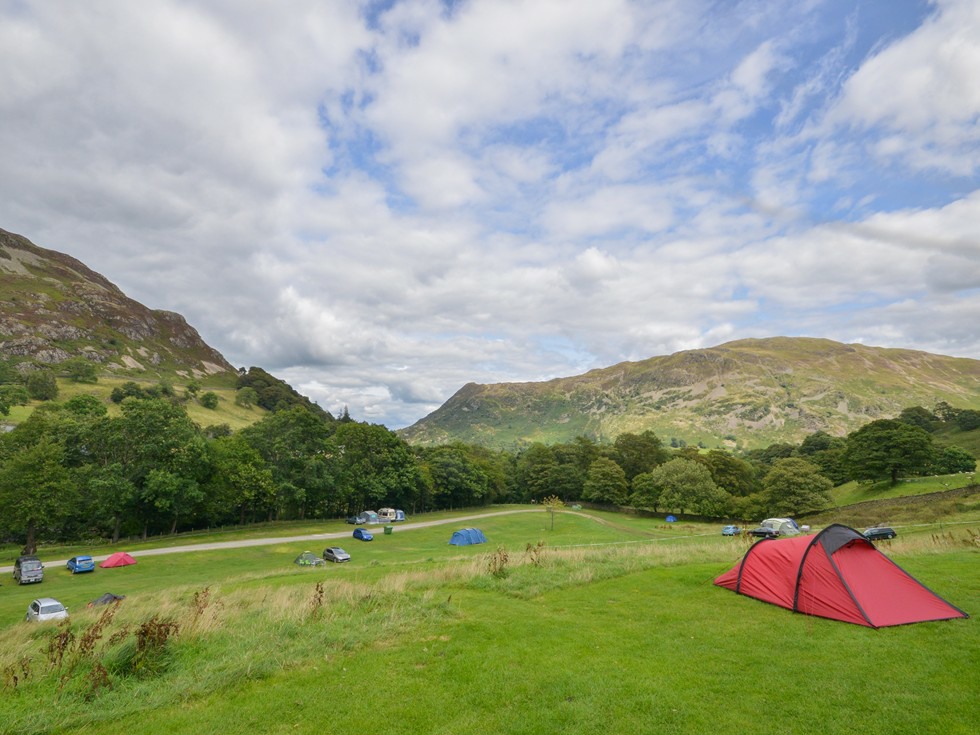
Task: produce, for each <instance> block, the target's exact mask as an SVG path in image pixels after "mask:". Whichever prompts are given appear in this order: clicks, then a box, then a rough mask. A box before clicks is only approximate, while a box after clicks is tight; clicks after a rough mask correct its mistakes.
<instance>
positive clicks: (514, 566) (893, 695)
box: [0, 512, 980, 735]
mask: <svg viewBox="0 0 980 735" xmlns="http://www.w3.org/2000/svg"><path fill="white" fill-rule="evenodd" d="M467 525H469V523H468V524H467ZM478 525H479V526H480V527H481V528H482V529H483V530H484V532H485V533H486V534H487V536H488V538H489V539H490V541H491V543H490V545H489V547H470V548H465V549H459V548H455V547H449V546H447V545H446V540H447V538H448V532H449V530H450V529H451V528H452V526H444V527H437V528H429V529H419V530H414V531H408V530H406V531H404V532H400V531H399V530H396V531H395V533H394V534H393V535H391V536H384V535H380V536H378V537H376V540H375V541H374V542H372V543H370V544H363V543H359V544H358V545H357V546H353V544H352V543H348V542H345V543H344V546H345V547H347V549H348V550H349V551H351V553H352V554H353V557H354V558H353V561H351V562H350V563H349V564H346V565H341V566H330V567H326V568H316V569H306V570H303V569H299V568H298V567H295V566H293V565H292V564H291V559H292V558H293V557H294V556H295V555H296V554H297V553H298V552H299V551H302V550H303V548H304V547H303V545H301V544H281V545H278V544H277V545H273V546H265V547H253V548H249V549H241V550H233V551H231V550H230V551H220V552H219V551H203V552H199V553H196V554H187V555H174V556H166V557H147V558H145V559H142V560H140V562H139V564H137V565H136V566H135V567H128V568H124V569H117V570H97V571H96V572H95V573H93V574H91V575H85V576H79V577H74V578H73V577H71V576H70V575H68V574H67V573H65V572H64V571H62V570H54V569H49V570H48V574H49V579H48V580H46V581H45V582H44V583H43V584H42V586H41V587H38V588H36V589H30V588H8V587H7V586H6V585H5V587H4V589H5V592H4V594H3V595H2V596H0V620H8V621H14V620H16V619H17V616H18V615H22V610H23V609H24V608H25V607H26V604H27V601H28V600H29V599H30V598H31V597H32V596H35V595H37V594H39V593H41V592H44V593H45V594H52V595H54V596H56V597H59V598H60V599H62V600H63V601H65V602H66V603H67V604H68V605H69V607H70V608H71V610H72V622H71V627H70V628H58V627H55V626H29V625H27V624H25V623H17V622H10V623H6V624H3V625H0V671H3V672H4V683H3V688H4V691H3V696H2V697H0V722H2V723H4V724H3V728H4V732H6V733H40V732H52V731H58V732H65V733H97V732H104V731H105V729H106V728H107V727H109V728H112V729H120V730H127V729H129V730H132V731H136V732H140V733H149V734H152V733H184V732H187V733H191V732H193V733H201V732H222V733H244V732H250V733H254V732H262V733H277V732H299V733H320V732H324V731H338V732H349V731H350V730H351V728H352V726H353V727H357V728H368V727H369V728H370V729H371V731H372V732H380V733H412V734H413V735H414V734H417V733H450V732H461V731H468V732H493V733H542V734H544V733H547V734H549V735H550V734H551V733H555V732H574V733H608V732H610V731H619V732H630V733H632V732H650V731H656V732H676V733H703V732H706V731H710V730H712V729H716V728H717V726H718V724H719V723H725V727H726V729H737V730H743V729H749V728H758V727H759V717H760V713H765V712H770V711H777V712H779V713H780V715H779V718H780V720H779V721H780V724H779V728H780V730H781V731H785V732H790V733H796V732H799V733H812V732H821V733H845V732H852V731H853V728H854V723H855V722H868V721H872V720H873V721H874V722H875V723H876V727H880V728H881V729H884V730H885V731H892V732H945V733H968V732H974V731H976V729H977V728H978V727H980V714H978V712H977V710H976V708H975V706H974V697H973V694H974V691H973V690H974V688H975V687H974V685H973V679H974V677H973V674H974V673H975V661H974V660H973V658H974V657H973V654H972V652H974V651H976V650H977V648H978V643H980V641H978V632H977V631H978V628H977V626H976V625H975V624H974V622H973V621H972V620H958V621H949V622H939V623H926V624H920V625H912V626H905V627H901V628H891V629H884V630H880V631H873V630H869V629H866V628H862V627H858V626H851V625H845V624H842V623H836V622H831V621H825V620H820V619H814V618H807V617H805V616H802V615H793V614H792V613H790V612H788V611H786V610H783V609H780V608H776V607H773V606H769V605H765V604H763V603H760V602H757V601H755V600H751V599H748V598H743V597H738V596H736V595H733V594H732V593H731V592H728V591H727V590H722V589H720V588H717V587H714V586H713V585H712V584H711V580H712V579H713V578H714V577H715V576H716V575H718V574H720V573H721V572H723V571H725V570H726V569H728V568H729V567H730V566H731V565H732V564H734V563H735V561H736V560H737V559H738V558H739V557H740V556H741V555H742V554H743V553H744V550H745V548H746V547H745V545H744V542H743V541H742V540H741V539H729V538H723V537H721V536H720V535H718V529H717V528H716V527H709V526H699V525H676V526H672V527H670V528H669V529H665V528H664V524H663V523H662V522H661V521H657V520H653V519H637V518H622V517H619V516H615V515H610V514H599V513H596V514H590V515H589V517H582V516H576V515H572V514H567V513H566V514H561V515H560V516H559V517H558V519H557V523H556V525H555V530H554V531H551V530H549V526H548V521H547V514H546V513H543V512H534V513H524V514H518V515H511V516H500V517H496V518H486V519H484V521H481V522H479V523H478ZM334 528H335V526H331V525H329V524H324V525H323V526H322V529H323V531H324V532H327V531H329V530H333V529H334ZM959 538H960V539H961V540H960V541H955V540H954V541H951V542H950V543H949V544H947V545H945V546H936V545H935V544H934V543H933V541H932V540H931V538H930V537H929V536H928V534H919V535H918V536H916V535H914V534H910V535H907V536H906V535H903V536H902V537H900V538H899V539H896V540H895V541H894V542H892V544H891V545H890V546H889V552H888V553H890V554H891V555H892V556H893V558H895V559H896V561H898V562H899V563H900V564H902V565H903V566H905V567H906V568H907V569H908V570H909V571H910V572H912V573H913V574H915V575H916V576H917V577H918V578H920V579H922V580H924V581H926V582H927V583H928V584H929V585H930V586H931V587H932V588H933V589H935V590H936V591H937V592H939V593H940V594H942V595H944V596H945V597H947V598H949V599H950V600H952V601H953V602H955V603H956V604H958V605H959V606H961V607H964V608H965V609H967V610H968V611H975V610H976V609H980V585H978V584H977V583H976V582H977V576H976V569H977V564H976V563H977V558H978V551H977V549H976V548H975V547H970V546H968V545H967V543H968V538H969V537H968V536H966V535H963V534H961V536H960V537H959ZM539 541H543V542H544V543H545V546H544V547H543V548H541V549H540V550H539V551H529V550H528V549H527V545H528V544H534V545H536V544H537V543H538V542H539ZM583 544H584V546H583ZM314 550H316V551H319V550H320V549H319V548H318V547H315V548H314ZM501 550H503V551H505V552H506V553H507V559H506V561H505V562H503V572H502V573H500V574H497V575H494V574H492V573H491V565H490V561H491V559H492V558H494V557H495V558H496V561H497V568H498V569H499V568H500V564H501V559H502V558H503V557H502V556H501V553H500V551H501ZM106 589H111V590H112V591H114V592H117V593H124V594H127V595H128V597H127V599H126V600H125V601H124V602H123V603H122V605H120V607H119V608H118V609H117V611H116V612H115V613H114V614H110V615H111V619H108V618H103V619H100V617H99V616H100V615H101V614H102V612H101V611H96V610H87V609H85V608H84V606H83V604H84V602H85V601H86V600H89V599H92V598H94V597H95V596H97V595H98V594H101V593H102V592H104V591H106ZM68 631H70V632H71V634H72V635H74V638H71V636H69V635H65V634H66V633H67V632H68ZM139 631H142V632H143V634H144V635H143V636H142V637H139V636H137V632H139ZM59 634H60V635H59ZM151 634H153V635H151ZM140 640H142V641H143V643H140V642H139V641H140ZM841 661H846V662H847V664H846V665H845V666H842V665H840V662H841ZM882 662H886V664H883V663H882ZM747 672H749V673H747ZM15 678H16V681H15ZM883 701H894V702H896V703H901V705H900V706H898V705H896V706H894V707H882V702H883ZM39 702H43V703H44V706H38V703H39Z"/></svg>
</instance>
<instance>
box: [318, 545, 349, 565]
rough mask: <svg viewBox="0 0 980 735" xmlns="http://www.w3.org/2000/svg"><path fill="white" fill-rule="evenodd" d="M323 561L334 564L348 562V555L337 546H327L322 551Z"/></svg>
mask: <svg viewBox="0 0 980 735" xmlns="http://www.w3.org/2000/svg"><path fill="white" fill-rule="evenodd" d="M323 560H324V561H335V562H342V561H350V554H348V553H347V552H346V551H344V550H343V549H342V548H340V547H339V546H328V547H327V548H325V549H324V550H323Z"/></svg>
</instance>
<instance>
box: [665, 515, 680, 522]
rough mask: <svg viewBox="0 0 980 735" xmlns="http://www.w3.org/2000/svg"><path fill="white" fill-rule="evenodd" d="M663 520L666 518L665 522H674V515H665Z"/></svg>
mask: <svg viewBox="0 0 980 735" xmlns="http://www.w3.org/2000/svg"><path fill="white" fill-rule="evenodd" d="M664 520H666V521H667V523H674V522H675V521H676V520H677V519H676V518H674V516H667V518H665V519H664Z"/></svg>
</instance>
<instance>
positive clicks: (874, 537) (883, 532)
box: [864, 526, 898, 541]
mask: <svg viewBox="0 0 980 735" xmlns="http://www.w3.org/2000/svg"><path fill="white" fill-rule="evenodd" d="M896 536H898V534H897V533H895V529H894V528H888V526H881V527H880V528H869V529H868V530H867V531H865V532H864V537H865V538H866V539H868V541H884V540H887V539H890V538H895V537H896Z"/></svg>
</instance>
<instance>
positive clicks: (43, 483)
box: [0, 437, 78, 554]
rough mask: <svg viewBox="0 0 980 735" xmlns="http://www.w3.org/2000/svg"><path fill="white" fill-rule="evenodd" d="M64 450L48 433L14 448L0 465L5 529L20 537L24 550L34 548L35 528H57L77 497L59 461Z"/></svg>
mask: <svg viewBox="0 0 980 735" xmlns="http://www.w3.org/2000/svg"><path fill="white" fill-rule="evenodd" d="M63 459H64V450H63V448H62V447H61V445H60V444H58V443H57V442H56V441H54V440H52V439H51V438H49V437H43V438H42V439H41V440H40V441H39V442H38V443H36V444H32V445H30V446H25V447H22V448H20V449H19V450H17V451H15V452H14V454H13V455H12V456H10V457H9V458H8V459H7V461H6V462H4V463H3V464H2V465H0V509H2V512H3V515H4V523H5V524H6V525H7V526H8V531H12V532H14V533H15V534H16V535H17V536H21V537H22V538H23V539H24V553H26V554H33V553H34V552H35V551H36V550H37V536H38V532H39V531H40V530H43V529H52V530H59V527H60V525H61V523H62V522H63V521H64V520H65V519H66V518H67V517H68V516H69V515H70V513H71V511H72V510H73V509H74V507H75V505H76V504H77V500H78V493H77V491H76V489H75V483H74V482H72V479H71V475H70V473H69V472H68V470H67V468H66V467H65V466H64V464H63Z"/></svg>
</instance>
